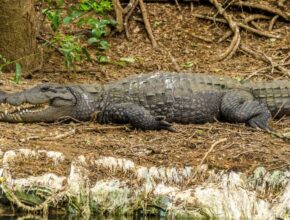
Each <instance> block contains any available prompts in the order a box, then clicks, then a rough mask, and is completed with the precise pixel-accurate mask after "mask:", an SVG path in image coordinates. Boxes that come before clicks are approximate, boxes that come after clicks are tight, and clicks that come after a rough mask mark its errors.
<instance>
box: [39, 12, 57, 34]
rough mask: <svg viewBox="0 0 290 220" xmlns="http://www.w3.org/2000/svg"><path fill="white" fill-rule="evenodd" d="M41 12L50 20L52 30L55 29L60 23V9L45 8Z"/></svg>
mask: <svg viewBox="0 0 290 220" xmlns="http://www.w3.org/2000/svg"><path fill="white" fill-rule="evenodd" d="M42 13H43V14H45V15H46V16H47V18H48V20H49V21H50V22H51V23H50V26H51V28H52V30H53V31H56V30H57V29H58V27H59V25H60V24H61V17H60V10H54V11H51V10H48V9H45V10H43V11H42Z"/></svg>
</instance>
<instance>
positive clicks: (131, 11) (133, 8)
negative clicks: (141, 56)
mask: <svg viewBox="0 0 290 220" xmlns="http://www.w3.org/2000/svg"><path fill="white" fill-rule="evenodd" d="M138 4H139V0H134V3H133V5H132V7H131V8H130V9H129V10H128V12H127V13H126V15H125V18H124V20H125V21H124V27H125V33H126V37H127V38H129V37H130V34H129V29H128V22H129V18H130V17H131V15H132V14H133V12H134V10H135V8H136V7H137V6H138Z"/></svg>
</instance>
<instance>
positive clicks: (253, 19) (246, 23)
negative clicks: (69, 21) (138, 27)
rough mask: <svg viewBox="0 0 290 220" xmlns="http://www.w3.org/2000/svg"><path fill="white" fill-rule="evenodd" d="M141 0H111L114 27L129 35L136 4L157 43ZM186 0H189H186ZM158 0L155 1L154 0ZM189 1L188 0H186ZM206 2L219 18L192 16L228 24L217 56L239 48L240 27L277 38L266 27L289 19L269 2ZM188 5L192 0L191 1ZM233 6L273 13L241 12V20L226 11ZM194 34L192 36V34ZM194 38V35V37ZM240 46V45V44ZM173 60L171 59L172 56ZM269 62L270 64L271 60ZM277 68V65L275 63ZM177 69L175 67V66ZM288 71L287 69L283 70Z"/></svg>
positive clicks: (226, 56)
mask: <svg viewBox="0 0 290 220" xmlns="http://www.w3.org/2000/svg"><path fill="white" fill-rule="evenodd" d="M144 1H146V0H129V3H128V4H127V6H126V7H125V8H122V6H121V3H120V0H113V1H112V2H113V5H114V10H115V13H116V20H117V23H118V25H117V31H119V32H122V31H125V34H126V37H127V38H129V37H130V34H129V28H128V22H129V19H130V17H131V16H132V14H133V12H134V11H135V9H136V7H137V6H138V5H139V7H140V10H141V13H142V18H143V22H144V26H145V29H146V31H147V34H148V37H149V39H150V41H151V43H152V46H153V48H156V47H157V42H156V40H155V38H154V35H153V32H152V28H151V25H150V22H149V18H148V13H147V9H146V6H145V4H144ZM174 1H175V4H176V5H177V8H178V10H180V11H181V7H180V5H179V3H178V0H174ZM189 1H190V0H189ZM157 2H158V1H157ZM190 2H191V1H190ZM209 2H210V3H211V4H212V5H214V7H215V8H216V9H217V11H218V14H220V15H221V16H223V18H216V17H210V16H207V15H200V14H192V15H193V16H194V17H197V18H201V19H207V20H211V21H214V22H220V23H223V24H227V25H228V26H229V27H230V31H227V32H225V34H224V35H223V36H222V37H221V38H220V39H219V40H218V42H219V43H220V42H223V41H225V40H226V39H227V38H229V37H230V36H232V35H233V37H232V40H231V43H230V45H229V47H228V48H227V49H226V50H225V52H224V53H223V54H221V55H220V56H219V57H218V60H224V59H229V58H231V57H232V56H233V55H234V54H235V53H236V51H237V50H238V49H239V48H240V43H241V35H240V30H241V29H243V30H246V31H248V32H251V33H253V34H256V35H259V36H263V37H268V38H281V36H279V35H276V34H273V33H271V32H270V31H271V30H272V29H273V27H274V25H275V23H276V21H277V20H278V19H279V18H282V19H284V20H285V21H290V13H287V12H284V11H283V10H281V9H279V8H276V7H273V6H271V5H265V4H259V3H251V2H247V1H240V0H237V1H231V2H229V3H227V4H225V5H222V4H221V3H219V2H218V0H209ZM199 3H202V1H199ZM284 3H285V0H279V1H278V2H277V5H278V7H280V8H284ZM191 6H192V2H191ZM232 7H237V8H240V9H243V8H249V9H255V10H256V11H257V10H258V11H264V12H267V13H270V14H273V15H274V16H267V15H262V14H253V15H250V16H247V17H246V16H243V18H244V20H243V21H240V20H236V19H235V16H234V15H229V14H228V12H227V10H228V8H232ZM259 20H269V26H268V30H265V29H263V28H262V27H261V26H260V25H259V24H258V23H257V21H259ZM194 37H196V36H194ZM197 38H198V37H197ZM240 49H241V50H243V49H242V48H240ZM173 60H174V59H173ZM268 63H269V62H268ZM174 65H175V67H178V65H176V64H174ZM271 65H272V64H271ZM279 68H280V67H279ZM176 69H178V68H176ZM280 71H282V72H284V73H286V72H287V71H285V69H284V70H283V68H282V69H281V68H280ZM287 75H288V73H287Z"/></svg>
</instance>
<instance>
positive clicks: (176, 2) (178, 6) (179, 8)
mask: <svg viewBox="0 0 290 220" xmlns="http://www.w3.org/2000/svg"><path fill="white" fill-rule="evenodd" d="M174 2H175V4H176V6H177V8H178V11H181V7H180V5H179V3H178V0H174Z"/></svg>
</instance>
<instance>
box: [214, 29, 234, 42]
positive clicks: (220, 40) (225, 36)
mask: <svg viewBox="0 0 290 220" xmlns="http://www.w3.org/2000/svg"><path fill="white" fill-rule="evenodd" d="M232 34H233V32H232V31H227V32H226V33H225V34H224V35H223V36H222V37H221V38H220V39H219V40H218V43H221V42H223V41H224V40H226V39H227V38H229V37H230V36H231V35H232Z"/></svg>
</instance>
